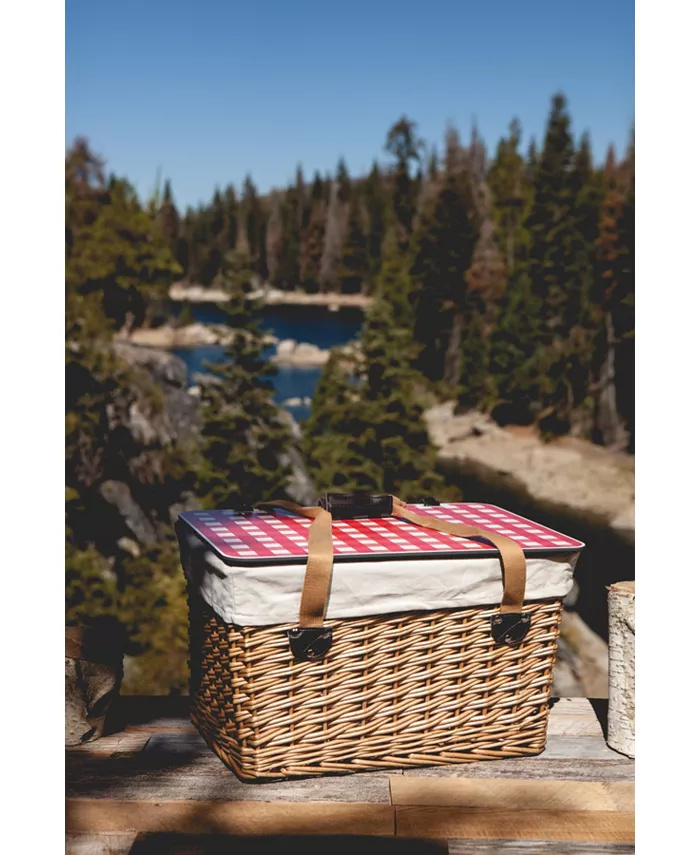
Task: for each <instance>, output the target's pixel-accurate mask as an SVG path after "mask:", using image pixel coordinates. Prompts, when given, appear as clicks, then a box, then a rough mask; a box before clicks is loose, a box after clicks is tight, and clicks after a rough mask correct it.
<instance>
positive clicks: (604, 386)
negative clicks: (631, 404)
mask: <svg viewBox="0 0 700 855" xmlns="http://www.w3.org/2000/svg"><path fill="white" fill-rule="evenodd" d="M597 410H598V413H597V428H598V432H599V435H600V438H601V441H602V443H603V445H612V446H624V445H625V444H626V442H627V434H626V431H625V427H624V425H623V423H622V419H621V418H620V415H619V413H618V411H617V395H616V392H615V331H614V329H613V321H612V315H611V314H610V312H606V313H605V357H604V359H603V364H602V365H601V367H600V377H599V381H598V406H597Z"/></svg>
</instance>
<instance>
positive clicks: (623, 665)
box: [608, 582, 635, 757]
mask: <svg viewBox="0 0 700 855" xmlns="http://www.w3.org/2000/svg"><path fill="white" fill-rule="evenodd" d="M608 615H609V621H610V641H609V649H610V659H609V662H610V665H609V677H608V696H609V706H608V745H609V746H610V747H611V748H614V749H615V751H619V752H620V753H622V754H626V755H627V756H628V757H634V635H635V632H634V628H635V621H634V582H616V583H615V584H614V585H611V586H610V587H609V588H608Z"/></svg>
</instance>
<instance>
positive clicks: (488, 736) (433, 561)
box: [176, 497, 583, 781]
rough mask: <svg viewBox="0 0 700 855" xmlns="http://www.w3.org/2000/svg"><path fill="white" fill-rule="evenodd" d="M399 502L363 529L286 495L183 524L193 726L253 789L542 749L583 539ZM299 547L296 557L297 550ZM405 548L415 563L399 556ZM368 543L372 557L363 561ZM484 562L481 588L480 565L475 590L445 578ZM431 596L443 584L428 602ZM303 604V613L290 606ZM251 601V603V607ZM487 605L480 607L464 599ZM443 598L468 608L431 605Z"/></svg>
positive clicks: (462, 510)
mask: <svg viewBox="0 0 700 855" xmlns="http://www.w3.org/2000/svg"><path fill="white" fill-rule="evenodd" d="M388 501H389V503H390V504H389V509H390V510H389V513H388V514H386V515H385V516H382V515H381V514H377V516H376V517H375V516H372V515H370V516H369V517H367V518H366V519H365V520H362V519H359V518H356V519H353V518H352V514H348V515H344V512H339V513H338V514H337V515H336V514H333V508H330V510H328V509H327V507H321V506H319V507H314V508H302V507H300V506H298V505H294V504H293V503H288V502H279V503H269V504H270V505H274V506H275V507H274V510H273V509H272V508H269V509H262V508H260V509H259V510H255V511H240V510H239V511H215V512H188V513H184V514H182V515H181V518H180V519H179V520H178V523H177V526H176V528H177V531H178V538H179V540H180V546H181V554H182V561H183V566H184V568H185V572H186V574H187V577H188V591H189V607H190V641H191V649H190V666H191V699H192V706H191V717H192V721H193V723H194V724H195V726H196V727H197V728H198V730H199V731H200V733H201V734H202V736H203V737H204V739H205V740H206V742H207V743H208V745H209V746H210V747H211V749H212V750H213V751H214V752H215V753H216V754H217V755H218V756H219V757H220V758H221V760H222V761H223V762H224V763H225V764H226V766H228V767H229V768H230V769H232V770H233V771H234V772H235V774H236V775H237V776H238V777H239V778H241V779H242V780H245V781H265V780H272V779H279V778H289V777H295V776H310V775H321V774H334V773H336V774H337V773H348V772H362V771H372V770H377V769H392V768H393V769H399V768H404V767H412V766H424V765H433V764H435V765H437V764H447V763H464V762H468V761H471V760H483V759H489V758H494V759H495V758H505V757H519V756H523V755H532V754H537V753H539V752H540V751H542V750H543V748H544V744H545V738H546V727H547V720H548V714H549V704H548V701H549V697H550V689H551V685H552V669H553V666H554V660H555V654H556V648H557V638H558V635H559V621H560V615H561V609H562V597H563V596H564V595H565V593H566V592H567V590H568V588H569V587H570V585H571V578H572V574H573V567H574V565H575V561H576V558H577V555H578V552H579V550H580V549H581V548H582V546H583V544H581V543H580V542H579V541H574V540H572V539H569V538H566V537H565V536H563V535H559V534H557V533H556V532H551V530H550V529H543V528H542V527H537V526H536V524H534V523H532V522H530V521H527V520H524V522H521V523H520V525H521V526H522V525H525V526H527V525H529V526H530V527H531V528H529V529H524V528H520V529H513V531H515V532H518V531H520V532H521V534H520V535H516V536H517V537H518V539H515V538H511V537H509V536H507V535H504V534H501V533H498V532H497V531H496V530H494V529H495V528H498V527H499V520H495V519H492V518H488V519H487V521H489V520H490V523H491V525H490V526H489V527H488V528H486V529H484V528H480V527H478V526H474V525H469V524H466V523H465V522H464V520H465V519H470V518H471V519H473V518H476V519H479V514H480V513H481V514H482V518H483V514H485V513H487V512H486V511H484V510H483V509H484V508H487V507H493V506H485V505H467V504H463V505H448V506H439V505H437V503H435V505H437V507H434V506H431V505H427V506H425V508H423V509H421V510H422V512H420V513H419V512H417V510H415V508H417V506H408V505H406V504H404V503H403V502H401V501H399V500H398V499H395V498H394V497H388ZM474 509H476V510H474ZM479 509H482V510H479ZM496 510H501V509H496ZM489 513H491V512H489ZM493 513H495V511H494V512H493ZM470 515H471V516H470ZM497 516H500V518H501V519H500V523H501V524H500V527H501V531H504V530H509V529H508V528H507V525H508V524H507V523H504V522H503V520H504V519H505V518H506V516H508V515H507V512H503V514H501V515H497ZM511 516H512V515H511ZM338 519H341V520H343V522H338V521H337V520H338ZM517 519H520V520H522V519H523V518H520V517H518V518H517ZM353 526H355V528H353ZM362 526H364V529H363V528H362ZM392 526H393V528H392ZM504 526H505V528H504ZM533 526H535V528H533ZM292 531H293V532H296V536H294V535H293V534H290V532H292ZM357 531H360V532H361V533H360V534H357ZM363 531H364V534H362V532H363ZM367 531H370V532H372V534H371V535H367V534H366V532H367ZM524 531H525V532H529V533H525V534H523V533H522V532H524ZM535 531H539V532H540V534H539V535H537V534H533V532H535ZM261 532H263V533H261ZM280 532H282V533H283V534H281V533H280ZM414 532H415V534H414ZM542 532H549V535H547V534H542ZM538 537H548V538H549V540H547V541H544V540H541V539H540V540H538ZM285 538H286V539H287V542H286V550H287V552H288V553H296V554H295V555H290V554H284V555H282V552H283V551H284V549H283V547H282V546H281V545H280V542H281V541H282V540H284V539H285ZM387 538H389V539H387ZM416 538H420V539H419V540H418V539H416ZM528 538H530V540H529V541H528ZM556 538H558V540H557V539H556ZM412 540H416V543H420V544H423V546H425V547H426V548H429V549H430V550H431V554H430V556H429V558H430V560H429V561H427V562H424V563H421V560H420V559H421V557H424V552H423V551H422V548H420V547H418V546H414V545H412ZM535 541H537V544H536V545H538V546H539V550H534V551H533V550H531V549H529V550H527V551H528V554H527V557H526V554H525V549H527V547H525V548H523V546H521V545H520V543H522V542H525V543H528V542H530V543H533V544H534V543H535ZM348 542H350V543H351V546H348V545H347V543H348ZM407 543H408V544H409V545H408V546H406V545H405V544H407ZM556 543H558V544H559V546H553V545H552V544H556ZM372 544H374V545H372ZM377 544H379V545H377ZM382 544H384V545H382ZM397 544H398V545H400V546H402V547H403V549H405V550H407V551H408V552H409V554H410V557H407V556H406V554H405V553H403V554H402V555H401V556H399V557H400V558H402V559H405V560H403V561H399V560H398V559H395V556H394V549H395V548H397ZM543 544H544V545H543ZM363 548H364V549H366V550H371V551H368V552H367V553H366V554H364V555H363V554H362V553H361V550H362V549H363ZM339 550H343V551H339ZM380 550H383V554H379V551H380ZM261 552H262V553H266V554H267V558H266V561H267V566H266V567H265V568H263V570H264V573H263V570H261V569H260V561H261V560H262V558H261V555H260V553H261ZM348 553H350V554H348ZM197 555H199V558H200V559H201V560H198V559H197ZM434 556H438V557H437V558H435V557H434ZM453 556H457V557H459V559H460V562H459V564H453V562H451V560H450V559H451V557H453ZM486 556H488V557H486ZM537 556H539V558H538V557H537ZM303 559H305V561H303ZM351 560H355V563H350V564H348V563H343V562H348V561H351ZM363 561H365V562H367V561H369V562H370V564H367V563H363ZM292 562H293V563H292ZM467 562H468V563H467ZM485 562H488V567H489V568H490V569H489V573H490V574H491V575H490V577H489V578H490V582H488V580H487V581H486V582H484V584H483V585H482V584H481V583H479V581H478V580H479V574H478V572H476V571H475V574H472V577H473V578H472V581H471V582H470V584H469V585H466V588H465V585H462V583H461V582H460V583H458V584H457V585H453V584H452V582H444V580H442V577H443V575H444V574H447V573H448V572H452V571H451V570H450V568H451V567H453V566H454V567H455V568H457V567H459V568H461V570H460V571H459V572H460V574H461V576H460V578H461V577H462V576H464V575H465V573H464V568H465V567H466V568H467V570H469V568H472V567H474V568H479V567H486V563H485ZM394 565H397V566H398V567H399V568H405V570H402V571H401V572H405V574H406V576H407V577H408V576H409V574H410V581H409V582H408V583H407V584H406V585H401V584H397V583H396V581H395V579H397V578H400V577H398V576H397V575H396V571H395V567H394ZM530 565H532V567H533V568H534V569H533V574H534V576H533V578H534V577H535V576H536V577H537V578H539V579H541V580H542V581H541V583H533V584H535V588H534V589H533V591H534V593H535V595H538V594H540V593H544V594H546V595H547V596H544V597H537V596H536V597H535V598H534V599H533V598H531V597H530V596H529V594H530V580H529V573H530ZM334 566H335V570H334V569H333V568H334ZM494 566H495V567H496V570H497V572H498V571H500V573H499V576H498V577H494V576H493V573H494V570H493V568H494ZM346 568H347V569H346ZM436 568H437V570H436ZM551 568H553V570H552V569H551ZM562 568H563V569H562ZM443 569H444V573H443ZM302 571H303V573H302ZM479 572H481V570H479ZM392 573H393V574H394V575H393V577H392ZM501 573H502V575H501ZM265 574H267V575H265ZM537 574H539V576H537ZM553 574H554V575H556V574H559V575H558V576H557V579H556V581H554V582H553V581H552V576H553ZM466 575H469V573H467V574H466ZM336 576H337V580H336ZM385 577H389V581H385ZM499 577H500V578H499ZM484 578H485V577H484ZM392 579H393V581H392ZM266 580H267V581H266ZM270 580H272V581H270ZM363 580H364V581H363ZM494 582H497V583H499V588H500V596H499V597H496V598H495V599H494V598H493V592H494V591H495V590H496V589H495V588H494ZM526 583H527V586H528V596H527V597H526ZM265 584H269V585H272V587H271V588H270V587H267V588H266V587H264V586H265ZM465 584H466V583H465ZM256 585H257V586H258V587H257V588H256V587H255V586H256ZM261 585H263V587H262V588H261V587H260V586H261ZM363 585H364V586H365V587H368V586H369V588H371V590H369V593H367V594H366V595H365V594H364V593H358V591H359V589H360V588H362V586H363ZM382 585H384V589H383V590H382V589H381V586H382ZM489 585H490V588H489ZM295 586H296V587H295ZM372 586H374V588H372ZM377 586H379V587H377ZM421 586H431V587H430V588H429V591H428V593H427V594H425V592H423V591H422V588H421ZM470 586H471V587H470ZM537 586H539V587H537ZM467 589H468V590H467ZM426 590H428V589H427V588H426ZM465 590H466V593H465ZM483 590H486V593H485V594H484V593H483ZM433 591H435V592H437V593H436V594H433V593H431V592H433ZM270 592H272V593H270ZM280 592H281V593H280ZM348 592H349V593H348ZM375 594H376V600H377V602H376V604H374V600H373V597H374V596H375ZM552 594H554V595H552ZM292 596H293V597H294V599H295V602H296V605H295V609H298V614H299V617H298V619H291V618H293V617H294V615H290V614H289V608H290V606H289V605H284V603H285V602H287V603H291V602H292V600H291V599H290V598H291V597H292ZM256 597H257V599H256ZM285 597H286V600H285ZM416 597H417V598H418V599H416ZM445 597H447V599H445ZM246 598H247V600H248V601H249V602H251V603H253V605H252V606H251V607H250V609H249V612H247V613H244V614H239V612H237V611H236V609H239V611H240V609H241V608H243V609H244V610H245V608H246V606H245V602H244V601H245V600H246ZM344 598H345V599H344ZM363 598H364V599H363ZM412 598H413V599H412ZM470 598H471V599H470ZM475 598H476V601H478V603H479V604H477V605H466V606H465V605H464V603H470V602H474V601H475ZM489 598H490V599H492V600H493V601H492V602H486V603H482V602H481V601H482V600H483V599H486V600H488V599H489ZM329 599H330V602H331V606H332V607H331V608H330V609H329ZM499 600H500V603H499ZM241 603H243V605H242V606H241ZM256 603H257V604H258V605H256ZM279 603H282V605H281V606H280V605H279ZM445 603H448V604H454V605H455V607H453V608H445V607H441V608H433V607H432V606H434V605H436V604H438V605H443V606H444V605H445ZM418 604H425V605H426V606H427V608H425V607H424V608H420V606H419V607H418V608H416V607H415V606H416V605H418ZM406 605H408V606H409V608H408V609H405V606H406ZM387 607H388V608H389V609H390V611H388V612H387V611H386V608H387ZM396 607H398V608H401V609H402V610H401V611H396V610H395V608H396ZM255 608H257V609H258V611H254V609H255ZM285 609H286V611H285ZM261 610H262V611H261ZM368 612H370V613H368ZM371 612H375V613H371ZM334 613H335V615H338V616H337V617H336V616H334ZM285 616H286V617H288V618H290V619H289V620H286V621H283V622H278V621H279V620H280V618H284V617H285ZM252 621H255V625H252V623H251V622H252Z"/></svg>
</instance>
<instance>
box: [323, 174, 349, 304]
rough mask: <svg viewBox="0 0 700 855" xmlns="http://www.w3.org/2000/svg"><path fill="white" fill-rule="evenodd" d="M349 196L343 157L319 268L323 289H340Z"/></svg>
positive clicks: (335, 183) (334, 183)
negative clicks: (339, 279)
mask: <svg viewBox="0 0 700 855" xmlns="http://www.w3.org/2000/svg"><path fill="white" fill-rule="evenodd" d="M349 198H350V179H349V176H348V172H347V168H346V166H345V162H344V161H343V160H342V158H341V160H340V161H339V162H338V168H337V170H336V177H335V181H334V182H333V186H332V189H331V198H330V203H329V205H328V217H327V219H326V231H325V235H324V241H323V255H322V256H321V264H320V270H319V282H320V285H321V290H322V291H336V290H337V289H338V273H339V270H340V264H341V260H342V252H343V243H344V241H345V232H346V229H347V218H348V200H349Z"/></svg>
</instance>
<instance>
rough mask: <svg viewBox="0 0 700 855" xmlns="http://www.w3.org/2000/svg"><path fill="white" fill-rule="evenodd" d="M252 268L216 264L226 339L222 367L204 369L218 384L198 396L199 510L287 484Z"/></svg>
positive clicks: (229, 260) (285, 436)
mask: <svg viewBox="0 0 700 855" xmlns="http://www.w3.org/2000/svg"><path fill="white" fill-rule="evenodd" d="M252 275H253V274H252V268H251V264H250V258H249V256H248V255H247V254H246V253H244V252H242V251H237V252H235V253H232V254H229V255H228V256H227V257H226V259H225V260H224V269H223V272H222V285H223V286H224V287H225V288H226V290H227V291H228V292H229V294H230V299H229V302H228V303H226V304H225V305H224V306H223V308H224V310H225V312H226V316H227V321H226V322H227V324H228V325H229V326H230V327H231V330H232V332H233V337H232V341H231V343H230V344H229V345H228V346H227V348H226V352H225V358H224V360H223V361H222V362H220V363H218V364H216V365H213V366H211V371H212V373H213V374H214V376H215V377H216V378H217V379H218V381H219V382H218V383H208V384H207V385H206V387H205V389H204V392H203V396H202V421H203V424H202V429H201V462H200V464H199V468H198V471H197V484H196V489H197V495H198V497H199V498H200V500H201V502H202V503H203V504H204V505H205V506H206V507H230V506H231V505H232V504H234V503H235V502H236V501H240V500H241V499H243V500H244V501H247V502H256V501H262V500H265V499H274V498H279V497H280V496H282V495H284V494H285V492H286V486H287V482H288V478H289V470H288V467H287V466H286V465H285V464H284V462H283V461H284V456H285V453H286V451H287V448H288V445H289V441H290V436H289V431H288V428H287V427H286V425H285V424H284V423H283V422H282V419H281V416H280V414H279V411H278V409H277V407H276V406H275V404H274V403H273V399H272V395H273V390H272V386H271V384H270V382H269V380H270V376H271V375H272V374H273V373H274V368H273V366H271V365H270V363H269V362H268V361H266V359H265V358H264V357H263V350H264V348H265V342H264V336H263V334H262V333H261V332H260V330H259V328H258V326H257V323H256V322H255V321H253V320H252V315H253V313H254V311H255V308H256V307H255V306H253V305H252V304H251V302H250V301H249V300H248V299H247V296H246V291H247V289H248V288H249V286H250V282H251V278H252Z"/></svg>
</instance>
